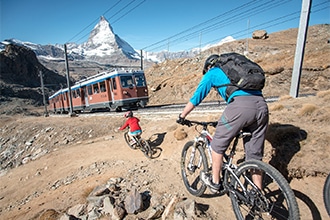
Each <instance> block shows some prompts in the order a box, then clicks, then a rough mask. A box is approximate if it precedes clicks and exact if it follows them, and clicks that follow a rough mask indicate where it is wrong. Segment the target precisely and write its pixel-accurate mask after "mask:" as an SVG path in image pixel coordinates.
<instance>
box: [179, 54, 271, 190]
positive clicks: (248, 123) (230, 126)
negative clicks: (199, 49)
mask: <svg viewBox="0 0 330 220" xmlns="http://www.w3.org/2000/svg"><path fill="white" fill-rule="evenodd" d="M218 57H219V56H218V55H215V54H214V55H211V56H209V57H208V58H207V59H206V61H205V64H204V68H203V78H202V79H201V81H200V82H199V85H198V87H197V89H196V91H195V93H194V94H193V96H192V97H191V99H190V101H189V102H188V103H187V104H186V106H185V108H184V109H183V111H182V113H181V114H179V118H178V119H177V123H179V124H185V118H186V117H187V115H188V114H189V113H190V112H191V111H192V110H193V109H194V108H195V107H196V106H198V105H199V104H200V103H201V102H202V100H203V99H204V98H205V97H206V96H207V95H208V93H209V92H210V90H211V88H212V87H216V86H218V85H223V84H228V83H230V80H229V78H228V77H227V76H226V74H225V73H224V72H223V70H222V69H221V68H220V67H218V66H216V65H215V60H216V59H217V58H218ZM216 90H217V92H218V93H219V94H220V95H221V97H222V98H223V99H224V100H226V102H227V106H226V108H225V110H224V112H223V113H222V115H221V117H220V118H219V120H218V125H217V127H216V131H215V134H214V137H213V140H212V142H211V148H212V163H213V165H212V174H208V173H204V172H202V173H201V175H200V177H201V179H202V181H203V182H204V183H205V184H206V185H207V186H208V187H209V189H210V190H211V192H213V193H216V192H217V191H219V189H220V188H221V187H222V185H221V182H220V180H221V178H220V171H221V169H222V164H223V154H224V153H225V151H226V150H227V148H228V146H229V144H230V142H231V141H232V140H233V138H234V137H235V136H236V135H237V134H238V132H239V131H240V130H243V131H248V132H251V134H252V135H251V136H249V137H246V138H244V139H243V143H244V149H245V158H246V160H250V159H256V160H262V157H263V153H264V141H265V135H266V130H267V127H268V121H269V115H268V106H267V104H266V102H265V100H264V98H263V96H262V92H261V91H256V90H241V89H239V90H237V91H235V92H234V93H233V94H232V95H230V96H229V97H228V99H227V98H226V86H224V87H217V88H216ZM252 178H253V182H254V183H255V184H256V185H257V186H258V187H259V188H260V189H261V188H262V187H261V185H262V176H261V173H257V172H255V173H253V174H252Z"/></svg>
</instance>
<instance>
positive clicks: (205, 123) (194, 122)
mask: <svg viewBox="0 0 330 220" xmlns="http://www.w3.org/2000/svg"><path fill="white" fill-rule="evenodd" d="M193 124H196V125H202V126H203V127H204V128H206V127H207V126H212V127H216V126H217V124H218V122H217V121H210V122H205V121H190V120H187V119H185V120H184V122H183V124H182V125H186V126H188V127H190V126H192V125H193Z"/></svg>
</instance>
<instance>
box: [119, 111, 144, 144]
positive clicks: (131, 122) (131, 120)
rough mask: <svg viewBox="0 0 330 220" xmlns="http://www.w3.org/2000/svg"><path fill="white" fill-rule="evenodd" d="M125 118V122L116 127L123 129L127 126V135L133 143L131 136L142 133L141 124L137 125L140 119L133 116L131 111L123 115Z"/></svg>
mask: <svg viewBox="0 0 330 220" xmlns="http://www.w3.org/2000/svg"><path fill="white" fill-rule="evenodd" d="M124 117H125V118H127V120H126V122H125V124H124V125H123V126H121V127H120V128H118V129H119V130H124V129H125V128H127V127H129V132H128V134H129V136H130V137H131V144H134V138H133V136H138V135H140V134H141V133H142V129H141V126H140V125H139V122H140V119H138V118H137V117H134V116H133V112H132V111H128V112H126V113H125V115H124Z"/></svg>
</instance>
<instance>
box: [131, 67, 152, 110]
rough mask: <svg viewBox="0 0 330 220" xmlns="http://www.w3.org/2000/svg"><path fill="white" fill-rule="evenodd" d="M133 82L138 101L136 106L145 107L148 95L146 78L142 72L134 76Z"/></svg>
mask: <svg viewBox="0 0 330 220" xmlns="http://www.w3.org/2000/svg"><path fill="white" fill-rule="evenodd" d="M134 80H135V85H136V93H137V97H138V100H139V102H138V104H139V105H140V106H141V107H145V106H146V104H147V102H148V101H149V95H148V87H147V82H146V78H145V76H144V74H143V72H139V73H136V74H134Z"/></svg>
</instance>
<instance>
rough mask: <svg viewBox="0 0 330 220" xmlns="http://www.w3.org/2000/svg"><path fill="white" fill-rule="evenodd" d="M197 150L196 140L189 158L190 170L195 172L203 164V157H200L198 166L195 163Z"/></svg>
mask: <svg viewBox="0 0 330 220" xmlns="http://www.w3.org/2000/svg"><path fill="white" fill-rule="evenodd" d="M196 150H197V147H196V142H195V143H194V145H193V147H192V150H191V154H190V158H189V163H188V170H189V171H192V172H195V170H196V168H198V167H201V164H202V157H200V158H199V161H198V164H197V166H196V165H194V161H195V156H196Z"/></svg>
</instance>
